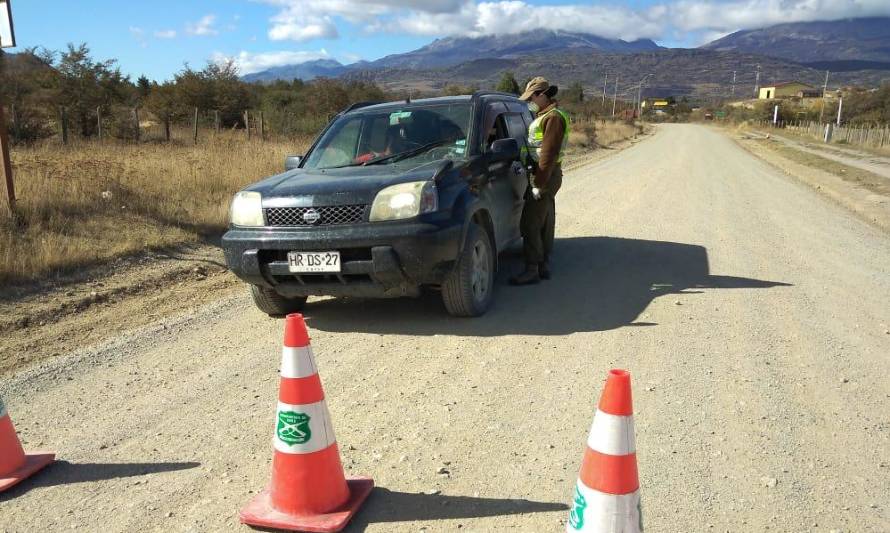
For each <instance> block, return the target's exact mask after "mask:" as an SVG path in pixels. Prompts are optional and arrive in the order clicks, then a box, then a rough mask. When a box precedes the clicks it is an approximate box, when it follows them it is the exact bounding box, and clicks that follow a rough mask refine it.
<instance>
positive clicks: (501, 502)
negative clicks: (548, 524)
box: [345, 487, 569, 533]
mask: <svg viewBox="0 0 890 533" xmlns="http://www.w3.org/2000/svg"><path fill="white" fill-rule="evenodd" d="M568 508H569V507H568V506H567V505H565V504H563V503H550V502H535V501H529V500H523V499H498V498H474V497H470V496H449V495H445V494H435V495H433V494H423V493H411V492H398V491H391V490H388V489H384V488H379V487H378V488H375V489H374V492H372V493H371V497H370V498H368V501H367V502H365V506H364V508H363V509H362V510H360V511H359V513H358V514H357V515H356V516H355V518H353V520H352V522H351V523H350V525H349V527H347V528H346V530H345V531H348V532H351V533H357V532H360V531H364V530H365V529H366V528H367V527H368V526H369V525H371V524H380V523H390V522H411V521H431V520H454V519H461V518H485V517H489V516H508V515H516V514H529V513H550V512H557V511H559V512H562V511H566V510H568ZM472 529H473V528H472V527H470V528H468V530H472Z"/></svg>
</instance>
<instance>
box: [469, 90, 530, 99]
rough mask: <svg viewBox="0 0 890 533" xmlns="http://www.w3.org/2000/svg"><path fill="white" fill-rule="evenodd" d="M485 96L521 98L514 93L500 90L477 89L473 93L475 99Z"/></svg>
mask: <svg viewBox="0 0 890 533" xmlns="http://www.w3.org/2000/svg"><path fill="white" fill-rule="evenodd" d="M483 96H506V97H508V98H519V97H518V96H517V95H515V94H513V93H504V92H500V91H476V92H474V93H473V100H478V99H480V98H482V97H483Z"/></svg>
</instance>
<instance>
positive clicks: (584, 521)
mask: <svg viewBox="0 0 890 533" xmlns="http://www.w3.org/2000/svg"><path fill="white" fill-rule="evenodd" d="M642 530H643V520H642V515H641V512H640V491H639V490H636V491H634V492H632V493H630V494H606V493H605V492H600V491H598V490H594V489H591V488H588V487H586V486H585V485H584V483H581V482H580V481H579V482H578V483H577V484H576V489H575V497H574V502H573V503H572V510H571V511H570V514H569V520H568V522H567V523H566V531H567V532H568V533H578V532H579V531H580V532H582V533H639V532H640V531H642Z"/></svg>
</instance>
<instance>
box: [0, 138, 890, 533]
mask: <svg viewBox="0 0 890 533" xmlns="http://www.w3.org/2000/svg"><path fill="white" fill-rule="evenodd" d="M557 202H558V208H557V209H558V230H557V232H558V241H557V252H556V253H557V258H556V261H555V263H554V265H553V267H554V279H553V280H551V281H549V282H544V283H543V284H541V285H539V286H535V287H528V288H512V287H508V286H507V285H506V283H505V280H506V277H507V275H508V274H509V272H507V271H506V270H503V271H502V272H501V273H500V275H499V286H498V293H497V295H496V298H497V300H496V303H495V306H494V308H493V309H492V311H491V312H490V313H489V314H488V315H487V316H485V317H483V318H479V319H471V320H458V319H454V318H450V317H448V316H447V315H446V314H445V312H444V311H443V309H442V308H441V304H440V303H439V300H438V297H437V295H429V296H427V297H424V298H421V299H418V300H396V301H343V300H334V299H323V300H316V301H314V302H311V304H310V306H309V308H308V311H307V317H308V323H309V325H310V328H311V330H312V340H313V345H314V347H315V351H316V357H317V360H318V364H319V368H320V372H321V377H322V381H323V382H324V386H325V391H326V393H327V397H328V405H329V407H330V410H331V413H332V417H333V421H334V425H335V428H336V430H337V437H338V441H339V444H340V448H341V451H342V455H343V460H344V463H345V465H346V467H347V470H348V471H349V472H352V473H355V474H367V475H371V476H373V477H374V478H375V480H376V482H377V485H378V487H379V488H377V489H376V490H375V493H374V494H373V495H372V496H371V498H370V499H369V500H368V502H367V503H366V504H365V507H364V508H363V509H362V511H361V512H360V514H359V515H358V516H357V518H356V519H355V521H354V522H353V524H352V526H351V527H350V529H349V531H353V532H356V531H368V532H389V531H456V530H458V529H461V530H463V531H506V530H511V531H528V532H544V531H557V530H560V529H561V528H562V527H563V525H562V524H563V523H564V520H565V518H566V517H567V505H566V504H567V503H568V502H569V501H570V497H571V494H572V487H573V484H574V482H575V476H576V472H577V470H578V467H579V464H580V461H581V457H582V452H583V449H584V442H585V439H586V435H587V431H588V428H589V425H590V422H591V420H592V416H593V412H594V407H595V403H596V401H597V399H598V397H599V393H600V388H601V385H602V382H603V379H604V378H605V374H606V371H607V370H608V369H609V368H611V367H621V368H625V369H628V370H630V371H631V372H632V375H633V383H634V393H635V398H634V404H635V420H636V427H637V450H638V452H637V455H638V461H639V470H640V478H641V484H642V498H643V517H644V523H645V526H646V529H647V530H648V531H655V532H676V531H711V530H713V531H764V530H767V529H768V530H771V531H830V530H836V531H890V498H888V494H890V378H888V371H890V355H888V354H890V304H888V302H887V300H888V297H890V239H888V237H887V235H886V234H884V233H882V232H881V231H880V230H878V229H875V228H873V227H871V226H869V225H867V224H866V223H864V222H862V221H860V220H859V219H858V218H856V217H854V216H853V215H851V214H849V213H848V212H847V211H845V210H843V208H841V207H838V206H836V205H835V204H833V203H831V202H829V201H827V200H825V199H824V198H823V197H822V196H820V195H819V193H818V192H816V191H814V190H812V189H810V188H808V187H806V186H804V185H800V184H798V183H796V182H793V181H791V180H790V179H789V178H787V177H785V176H783V175H782V174H781V173H780V172H779V171H777V170H775V169H773V168H772V167H770V166H769V165H767V164H765V163H762V162H761V161H759V160H758V159H756V158H755V157H753V156H751V155H749V154H748V153H747V152H745V151H744V150H742V149H740V148H739V147H738V146H737V145H736V144H735V143H734V142H733V141H732V140H730V139H728V138H726V137H724V136H723V135H722V134H720V133H719V132H717V131H715V130H711V129H708V128H706V127H702V126H693V125H665V126H661V127H660V128H659V129H658V131H657V132H656V133H655V134H654V135H653V136H652V137H650V138H649V139H647V140H645V141H643V142H641V143H639V144H636V145H634V146H632V147H630V148H628V149H626V150H624V151H622V152H619V153H617V154H615V155H614V156H612V157H610V158H607V159H604V160H601V161H599V162H597V163H595V164H591V165H588V166H585V167H582V168H578V169H576V170H573V171H572V172H570V173H569V174H568V175H567V178H566V180H565V185H564V188H563V191H562V192H561V193H560V197H559V198H558V200H557ZM504 263H505V265H506V266H507V267H508V268H510V269H514V268H518V258H517V257H516V255H515V253H514V254H513V255H512V256H511V257H510V258H508V260H507V261H505V262H504ZM281 338H282V322H281V321H278V320H272V319H269V318H267V317H265V316H263V315H261V314H260V313H259V312H257V311H255V310H254V309H253V307H252V304H251V303H250V301H249V299H248V298H247V296H246V294H244V293H243V292H240V291H239V292H238V294H237V295H236V296H225V297H222V298H220V299H219V300H218V301H216V302H214V303H211V304H209V305H204V306H201V307H200V308H199V309H198V310H197V312H196V313H192V314H187V315H178V316H174V317H170V318H168V319H164V320H162V321H160V322H154V323H151V324H149V325H147V326H143V327H140V328H139V329H137V330H132V331H121V332H120V335H119V336H118V337H117V338H116V339H115V340H113V341H112V342H109V343H106V344H103V345H100V346H94V347H90V348H82V347H79V346H73V345H65V344H64V343H62V342H60V343H59V351H60V355H58V356H57V357H55V358H52V359H50V360H48V361H45V362H41V363H38V364H36V365H31V366H30V367H29V368H25V369H21V370H19V371H18V372H17V373H15V374H14V375H12V376H11V377H10V378H9V379H7V380H6V381H5V382H4V383H3V384H2V386H0V391H2V394H3V396H4V399H5V400H6V402H7V405H8V407H9V410H10V413H11V415H12V417H13V420H14V421H15V423H16V425H17V427H18V429H19V430H20V433H21V437H22V440H23V441H24V443H25V447H26V448H29V449H41V448H44V449H52V450H55V451H57V452H58V456H59V458H60V459H61V461H60V462H58V463H56V464H55V465H54V466H52V467H50V468H49V469H48V470H46V471H44V472H43V473H41V474H40V475H38V476H37V477H35V478H33V479H32V480H30V481H28V482H26V483H24V484H22V485H20V486H19V487H17V488H15V489H13V490H11V491H8V492H6V493H4V494H2V495H0V529H3V530H6V531H16V532H19V531H21V532H30V531H50V530H61V529H65V530H68V529H81V530H87V531H100V530H101V531H132V530H141V531H165V532H166V531H248V529H247V528H245V527H242V526H240V525H239V524H238V522H237V513H238V510H239V509H240V508H241V507H242V506H243V505H245V504H246V503H247V502H248V501H249V500H250V499H251V498H252V496H253V494H254V493H255V492H256V491H257V490H258V489H260V488H261V487H262V486H263V485H264V484H265V483H266V482H267V480H268V476H269V465H270V461H271V456H272V450H271V434H272V417H273V411H274V405H275V399H276V387H277V365H278V357H279V353H280V343H281Z"/></svg>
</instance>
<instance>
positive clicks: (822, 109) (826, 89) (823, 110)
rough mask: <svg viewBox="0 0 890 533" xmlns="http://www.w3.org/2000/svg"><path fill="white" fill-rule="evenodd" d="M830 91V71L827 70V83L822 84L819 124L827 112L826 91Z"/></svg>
mask: <svg viewBox="0 0 890 533" xmlns="http://www.w3.org/2000/svg"><path fill="white" fill-rule="evenodd" d="M826 92H828V71H827V70H826V71H825V83H824V84H823V85H822V108H821V109H820V110H819V124H822V115H824V114H825V93H826Z"/></svg>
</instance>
